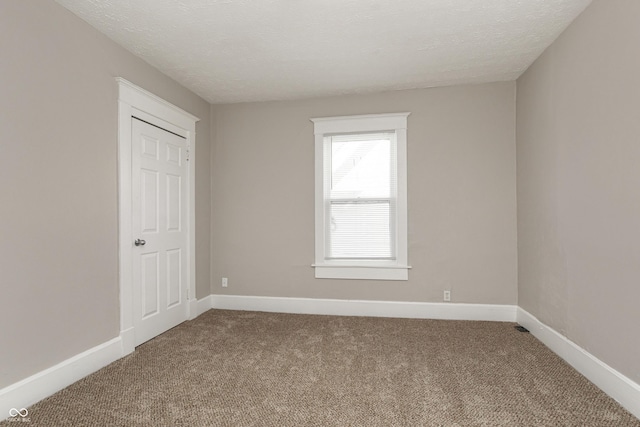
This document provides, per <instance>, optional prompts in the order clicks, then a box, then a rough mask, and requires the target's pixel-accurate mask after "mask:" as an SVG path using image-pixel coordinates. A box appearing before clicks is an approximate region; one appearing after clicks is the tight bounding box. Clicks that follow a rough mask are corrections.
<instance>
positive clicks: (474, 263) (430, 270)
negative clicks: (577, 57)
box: [211, 82, 517, 304]
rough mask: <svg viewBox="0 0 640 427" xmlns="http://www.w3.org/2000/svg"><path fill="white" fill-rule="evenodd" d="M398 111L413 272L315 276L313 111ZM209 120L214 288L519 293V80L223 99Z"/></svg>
mask: <svg viewBox="0 0 640 427" xmlns="http://www.w3.org/2000/svg"><path fill="white" fill-rule="evenodd" d="M401 111H410V112H411V115H410V116H409V122H408V126H409V127H408V135H409V137H408V156H409V163H408V168H409V169H408V170H409V172H408V180H409V183H408V186H409V188H408V192H409V263H410V264H411V265H412V266H413V269H412V270H411V271H410V272H409V281H408V282H387V281H363V280H351V281H348V280H328V279H314V271H313V269H312V267H311V264H312V263H313V260H314V253H313V251H314V181H313V179H314V159H313V141H314V139H313V125H312V123H311V122H310V121H309V118H312V117H323V116H337V115H349V114H367V113H385V112H401ZM212 123H214V128H215V134H214V139H213V144H214V146H213V148H212V150H213V153H212V154H213V162H212V175H213V184H212V185H213V188H212V191H213V200H214V201H215V202H214V204H213V207H212V228H211V229H212V270H211V278H212V293H214V294H233V295H260V296H280V297H311V298H338V299H365V300H366V299H370V300H390V301H434V302H435V301H442V292H443V290H444V289H451V291H452V300H453V301H454V302H464V303H486V304H515V303H516V292H517V283H516V280H517V271H516V267H517V260H516V186H515V174H516V171H515V83H514V82H508V83H495V84H486V85H476V86H461V87H451V88H439V89H427V90H412V91H397V92H388V93H380V94H374V95H366V96H344V97H333V98H325V99H314V100H304V101H288V102H265V103H246V104H235V105H217V106H214V107H213V108H212ZM222 277H228V278H229V287H228V288H222V287H221V286H220V280H221V278H222Z"/></svg>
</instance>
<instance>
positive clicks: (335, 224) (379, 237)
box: [329, 200, 392, 259]
mask: <svg viewBox="0 0 640 427" xmlns="http://www.w3.org/2000/svg"><path fill="white" fill-rule="evenodd" d="M390 213H391V204H390V203H389V201H388V200H387V201H366V202H365V201H363V202H338V203H336V202H332V203H331V205H330V221H331V222H330V224H329V258H378V259H379V258H387V259H388V258H391V257H392V253H391V229H390V226H389V223H390V216H391V215H390Z"/></svg>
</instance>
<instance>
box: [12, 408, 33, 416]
mask: <svg viewBox="0 0 640 427" xmlns="http://www.w3.org/2000/svg"><path fill="white" fill-rule="evenodd" d="M18 415H20V416H21V417H22V418H24V417H26V416H27V415H29V411H27V408H22V409H16V408H11V409H9V416H10V417H17V416H18Z"/></svg>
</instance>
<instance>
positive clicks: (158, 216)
mask: <svg viewBox="0 0 640 427" xmlns="http://www.w3.org/2000/svg"><path fill="white" fill-rule="evenodd" d="M186 149H187V144H186V141H185V139H184V138H181V137H179V136H177V135H174V134H172V133H170V132H167V131H165V130H163V129H160V128H157V127H155V126H152V125H150V124H148V123H145V122H142V121H140V120H137V119H135V118H132V186H133V188H132V197H133V200H132V206H133V218H132V224H133V236H131V237H132V238H131V242H132V245H134V242H135V241H136V240H138V239H139V242H138V243H139V245H134V247H133V248H134V249H133V254H134V255H133V282H134V295H133V298H134V328H135V342H136V345H139V344H142V343H143V342H145V341H147V340H149V339H151V338H153V337H155V336H156V335H159V334H161V333H162V332H164V331H166V330H168V329H170V328H172V327H174V326H176V325H177V324H179V323H181V322H183V321H185V320H186V319H187V314H188V312H187V286H188V285H187V276H186V274H187V258H186V254H187V245H188V234H187V227H186V224H185V221H186V219H187V215H186V208H187V200H186V197H187V188H186V185H187V173H188V169H187V162H186Z"/></svg>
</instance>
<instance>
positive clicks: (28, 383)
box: [0, 337, 122, 421]
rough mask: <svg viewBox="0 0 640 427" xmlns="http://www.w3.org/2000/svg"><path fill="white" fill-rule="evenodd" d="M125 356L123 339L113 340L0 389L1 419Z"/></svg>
mask: <svg viewBox="0 0 640 427" xmlns="http://www.w3.org/2000/svg"><path fill="white" fill-rule="evenodd" d="M121 357H122V339H121V338H120V337H117V338H114V339H112V340H109V341H107V342H105V343H103V344H100V345H98V346H95V347H93V348H91V349H89V350H87V351H84V352H82V353H80V354H77V355H75V356H73V357H71V358H69V359H67V360H65V361H63V362H61V363H58V364H57V365H55V366H52V367H51V368H48V369H45V370H44V371H41V372H38V373H37V374H35V375H32V376H30V377H28V378H25V379H24V380H22V381H19V382H17V383H15V384H11V385H10V386H8V387H5V388H3V389H2V390H0V421H1V420H3V419H5V418H6V417H7V416H9V410H10V409H11V408H16V409H21V408H26V407H28V406H29V405H32V404H34V403H36V402H38V401H40V400H42V399H44V398H45V397H48V396H51V395H52V394H53V393H55V392H57V391H60V390H62V389H63V388H65V387H67V386H68V385H71V384H73V383H74V382H76V381H78V380H80V379H82V378H84V377H86V376H87V375H89V374H91V373H93V372H95V371H97V370H98V369H100V368H103V367H105V366H107V365H108V364H109V363H111V362H113V361H115V360H118V359H119V358H121Z"/></svg>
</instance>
